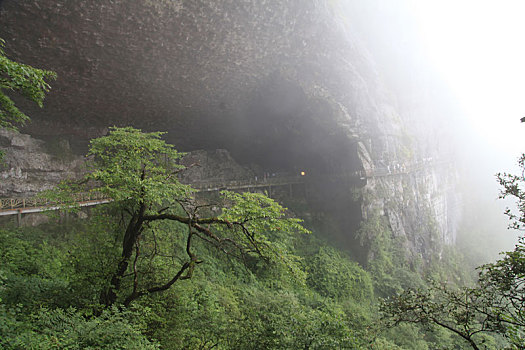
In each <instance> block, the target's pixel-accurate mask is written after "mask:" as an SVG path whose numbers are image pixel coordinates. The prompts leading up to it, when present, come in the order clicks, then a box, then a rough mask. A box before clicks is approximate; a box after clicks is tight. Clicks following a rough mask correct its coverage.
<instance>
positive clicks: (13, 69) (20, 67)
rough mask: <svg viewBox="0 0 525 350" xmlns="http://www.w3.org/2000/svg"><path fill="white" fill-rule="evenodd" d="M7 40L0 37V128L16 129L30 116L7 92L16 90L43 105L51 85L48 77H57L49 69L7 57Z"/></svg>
mask: <svg viewBox="0 0 525 350" xmlns="http://www.w3.org/2000/svg"><path fill="white" fill-rule="evenodd" d="M4 46H5V41H4V40H2V39H0V128H8V129H16V126H17V125H24V124H25V123H26V122H27V121H28V120H29V117H28V116H27V115H25V114H24V113H23V112H21V111H20V110H19V109H18V108H17V107H16V106H15V104H14V102H13V101H12V100H11V99H10V98H9V97H8V96H7V95H6V94H5V92H6V91H15V92H18V93H20V94H21V95H23V96H24V97H26V98H28V99H29V100H31V101H33V102H35V103H36V104H37V105H38V106H40V107H42V106H43V103H44V97H45V94H46V92H48V91H49V89H50V86H49V84H48V83H47V82H46V79H48V80H49V79H56V74H55V73H54V72H51V71H48V70H42V69H38V68H33V67H31V66H28V65H26V64H22V63H18V62H15V61H12V60H10V59H9V58H7V57H6V55H5V52H4V50H3V48H4Z"/></svg>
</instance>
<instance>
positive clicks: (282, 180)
mask: <svg viewBox="0 0 525 350" xmlns="http://www.w3.org/2000/svg"><path fill="white" fill-rule="evenodd" d="M423 168H425V167H424V166H421V165H420V164H419V165H415V166H414V165H412V166H409V167H405V166H403V167H400V168H398V169H390V168H387V167H377V168H374V170H373V171H368V172H366V171H364V170H361V171H356V172H353V173H349V174H335V175H331V176H323V177H315V176H310V175H306V176H304V175H298V176H290V175H288V174H287V175H282V174H281V175H277V176H268V177H263V178H257V177H254V178H251V179H242V180H230V181H196V182H193V183H192V184H191V186H192V187H193V188H194V189H195V190H196V191H197V192H201V193H205V192H216V191H222V190H230V191H241V190H248V191H251V190H257V189H260V190H265V191H266V192H267V193H268V195H269V196H270V197H271V196H272V191H273V190H274V188H275V187H282V186H288V191H289V194H290V196H292V195H293V192H294V187H293V186H294V185H300V184H306V183H308V182H312V181H316V180H317V181H323V179H324V180H325V181H326V180H327V179H332V180H336V181H344V180H349V179H350V180H366V179H368V178H375V177H385V176H394V175H403V174H408V173H410V172H414V171H418V170H422V169H423ZM111 201H112V199H111V198H107V197H104V195H102V194H101V193H97V192H91V193H80V194H76V198H74V203H75V204H74V205H75V206H79V207H89V206H94V205H99V204H105V203H109V202H111ZM67 206H73V204H67V203H56V202H49V201H48V200H46V199H44V198H39V197H30V198H0V216H6V215H17V223H18V225H20V223H21V220H22V214H30V213H39V212H44V211H50V210H59V209H61V208H64V207H67Z"/></svg>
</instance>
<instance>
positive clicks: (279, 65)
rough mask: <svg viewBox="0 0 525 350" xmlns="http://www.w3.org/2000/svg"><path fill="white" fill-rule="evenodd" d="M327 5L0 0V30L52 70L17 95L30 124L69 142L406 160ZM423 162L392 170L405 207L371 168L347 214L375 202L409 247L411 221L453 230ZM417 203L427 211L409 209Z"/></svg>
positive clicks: (369, 76)
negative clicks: (123, 137) (155, 139)
mask: <svg viewBox="0 0 525 350" xmlns="http://www.w3.org/2000/svg"><path fill="white" fill-rule="evenodd" d="M340 11H341V9H340V8H339V7H338V3H337V2H330V1H324V0H315V1H307V2H305V1H299V0H297V1H277V0H257V1H256V0H242V1H232V0H213V1H211V0H191V1H190V0H146V1H132V2H130V1H124V0H101V1H97V2H84V1H68V0H58V1H56V0H39V1H36V0H28V1H16V0H4V1H3V2H2V3H1V9H0V37H2V38H4V39H5V40H6V42H7V43H8V45H7V46H8V47H7V48H6V51H7V53H8V55H9V56H10V57H11V58H13V59H15V60H19V61H22V62H24V63H27V64H31V65H33V66H36V67H42V68H46V69H50V70H54V71H56V72H57V74H58V76H59V79H58V80H57V81H56V82H54V83H53V84H52V85H53V90H52V92H51V93H50V94H49V96H48V98H47V100H46V102H45V105H46V106H45V108H44V109H42V110H40V109H37V108H34V107H33V106H30V105H28V104H27V103H26V102H25V101H23V100H19V99H17V102H18V103H19V105H20V106H21V107H22V108H23V109H24V110H25V111H27V112H28V114H30V115H31V117H32V118H33V123H32V124H31V125H30V126H29V127H27V128H26V129H25V130H24V132H27V133H30V134H32V135H33V136H37V137H50V136H56V135H60V137H62V138H63V139H66V140H69V141H70V143H71V144H72V146H73V147H75V145H76V144H77V143H79V142H78V141H79V140H87V139H89V138H91V137H95V136H99V135H101V134H104V133H105V131H106V127H107V126H108V125H130V124H131V125H134V126H136V127H140V128H144V129H146V130H165V131H168V135H169V136H168V137H169V140H168V141H170V142H172V143H174V144H175V145H176V146H177V147H178V148H179V149H182V150H192V149H202V148H204V149H217V148H225V149H228V150H229V151H230V153H231V154H232V156H233V158H234V159H236V160H237V161H239V162H240V163H242V164H245V165H246V164H248V163H254V164H256V168H257V169H260V170H261V171H263V172H267V171H270V172H274V171H285V172H291V173H293V172H297V171H299V170H306V171H307V172H308V173H309V174H313V175H316V176H318V177H323V176H325V177H326V178H328V177H329V176H328V175H329V174H332V175H333V174H345V173H346V174H349V173H355V172H357V171H362V170H368V171H369V173H373V170H374V169H375V168H378V167H381V162H382V161H384V160H385V159H388V161H389V162H394V163H399V164H405V165H407V164H412V163H413V162H415V161H416V160H417V158H418V157H420V154H422V152H419V150H420V149H421V148H422V145H420V144H418V143H417V142H415V143H414V142H412V143H410V142H407V138H410V135H409V133H410V129H409V128H406V125H404V124H403V116H401V115H400V113H399V109H398V108H397V107H396V104H397V103H396V101H395V100H394V98H393V97H391V94H390V93H389V92H388V91H387V89H386V88H385V87H384V86H383V83H382V81H381V79H380V77H379V75H378V73H377V71H376V68H375V66H374V62H373V59H372V57H371V56H370V54H369V53H368V52H367V51H366V50H365V49H364V47H363V46H362V45H361V43H360V42H359V39H358V38H357V37H356V35H355V33H353V32H352V31H351V30H349V28H351V25H350V26H349V25H348V23H346V22H345V21H346V18H345V16H343V14H342V12H340ZM407 133H408V134H407ZM79 144H80V146H82V144H81V142H80V143H79ZM80 148H82V147H80ZM427 168H431V167H430V166H428V167H427ZM252 169H253V167H252ZM6 171H11V170H9V169H8V170H6ZM428 171H429V172H430V173H428V174H427V175H421V176H420V175H417V174H416V173H411V174H410V175H408V174H407V175H405V178H406V179H408V180H406V181H408V185H407V186H412V185H414V186H415V187H413V188H412V189H411V190H410V191H412V192H413V196H414V197H415V199H414V201H413V202H412V203H411V204H410V205H409V206H402V205H401V204H399V205H397V206H390V207H389V206H388V205H386V203H389V202H390V201H391V200H396V201H398V202H399V203H401V202H400V201H399V200H397V199H398V198H401V197H403V195H404V193H408V192H407V190H406V189H404V188H403V181H401V182H400V181H399V180H395V179H393V178H391V177H384V178H382V179H380V180H377V179H373V178H370V179H369V181H368V184H367V185H366V186H367V187H366V188H368V189H369V190H370V191H372V192H374V191H375V193H376V194H378V193H379V192H385V193H384V195H383V194H381V195H376V196H374V198H375V199H374V200H372V202H371V203H365V204H364V205H363V207H362V210H360V211H361V212H359V213H352V214H351V215H347V216H351V217H354V218H355V220H357V221H358V220H360V219H361V216H362V214H363V213H364V215H365V216H366V212H367V211H369V210H372V209H371V208H376V209H377V208H379V209H380V211H382V212H383V213H384V214H385V215H388V217H389V218H390V222H391V224H392V227H393V229H394V232H397V233H398V234H403V232H404V234H406V235H407V236H408V237H410V240H411V241H413V242H414V243H413V247H414V250H415V251H423V249H422V248H418V247H420V246H421V245H418V244H417V243H416V242H417V241H418V239H420V238H418V237H419V236H421V235H425V234H427V233H425V232H419V231H417V230H415V229H414V227H416V226H417V225H418V222H420V223H422V225H423V226H424V225H426V224H425V223H428V222H430V221H432V220H434V221H436V222H438V226H439V227H441V228H443V232H442V234H441V235H442V238H440V239H442V240H444V241H452V240H453V234H452V233H451V232H453V230H451V228H450V227H449V226H450V225H448V224H443V223H444V222H448V221H447V220H448V214H447V213H446V210H441V209H440V210H437V209H436V208H437V207H436V206H434V204H435V203H437V202H440V203H444V202H447V200H446V199H443V200H426V199H424V198H426V196H428V195H429V193H432V195H431V196H436V198H437V197H439V196H442V198H445V197H446V196H445V195H444V194H443V193H441V194H440V192H439V191H438V190H437V189H438V188H439V186H440V184H439V182H440V181H442V180H443V179H445V181H444V182H445V183H447V182H450V178H449V177H446V176H444V177H438V176H437V175H433V174H434V172H433V171H432V170H431V169H430V170H428ZM15 173H16V171H15ZM379 182H380V183H381V186H378V185H377V183H379ZM421 183H424V184H425V185H424V186H423V185H421V186H420V185H418V184H421ZM379 187H381V188H384V189H386V190H384V191H379V190H378V188H379ZM429 188H432V189H436V190H435V191H434V190H433V191H431V192H429V191H428V190H429ZM341 191H342V192H341ZM345 191H348V195H350V190H349V189H346V190H339V191H338V193H339V194H340V193H346V192H345ZM4 192H6V191H4ZM333 192H334V191H332V190H330V191H328V192H327V193H333ZM386 207H388V210H386V209H385V208H386ZM427 207H428V208H429V210H430V212H431V214H430V216H429V218H425V219H423V218H422V217H421V216H418V217H411V216H410V215H412V214H413V211H414V210H416V211H417V210H423V209H422V208H427ZM418 208H419V209H418ZM346 209H347V210H352V211H355V210H356V209H355V206H354V205H350V204H348V205H346V206H345V205H343V206H342V207H341V208H340V211H341V215H342V216H344V212H345V210H346ZM425 210H426V209H425ZM433 210H434V213H432V211H433ZM436 210H437V211H436ZM438 211H439V213H438ZM350 226H352V225H350ZM340 230H342V231H343V233H344V234H347V235H348V236H351V235H353V232H351V230H350V229H349V228H346V229H345V228H344V225H342V226H341V227H340ZM345 230H346V231H348V232H345ZM416 231H417V232H416Z"/></svg>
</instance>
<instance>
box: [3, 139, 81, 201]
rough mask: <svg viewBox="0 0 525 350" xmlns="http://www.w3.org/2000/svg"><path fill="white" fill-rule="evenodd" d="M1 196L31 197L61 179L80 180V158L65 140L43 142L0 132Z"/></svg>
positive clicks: (49, 187)
mask: <svg viewBox="0 0 525 350" xmlns="http://www.w3.org/2000/svg"><path fill="white" fill-rule="evenodd" d="M0 150H3V151H4V152H5V156H4V158H3V160H2V161H1V163H0V196H2V197H30V196H33V195H35V194H37V193H38V192H40V191H43V190H47V189H51V188H52V187H53V186H55V185H56V184H58V183H59V182H60V181H61V180H64V179H77V178H80V177H81V176H82V174H83V172H84V170H85V168H84V159H83V157H80V156H77V155H74V154H73V153H72V152H71V149H70V148H69V144H68V142H67V141H65V140H60V139H56V140H54V141H52V142H47V143H46V142H44V141H42V140H37V139H35V138H32V137H31V136H30V135H27V134H20V133H17V132H12V131H7V130H0Z"/></svg>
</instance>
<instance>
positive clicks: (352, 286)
mask: <svg viewBox="0 0 525 350" xmlns="http://www.w3.org/2000/svg"><path fill="white" fill-rule="evenodd" d="M308 267H309V269H308V280H307V281H308V285H309V286H310V287H312V288H313V289H314V290H316V291H317V292H319V293H320V294H321V295H323V296H326V297H329V298H333V299H336V300H347V299H352V300H355V301H360V302H365V303H366V302H369V301H370V300H372V297H373V287H372V280H371V278H370V276H369V275H368V273H367V272H366V271H364V270H363V269H362V268H361V267H360V266H359V265H358V264H357V263H355V262H352V261H350V260H349V258H348V257H345V256H343V255H342V254H341V253H340V252H338V251H337V250H335V249H334V248H331V247H321V248H320V249H319V252H318V253H317V254H316V255H315V256H313V257H312V258H311V259H310V261H309V262H308Z"/></svg>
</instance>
